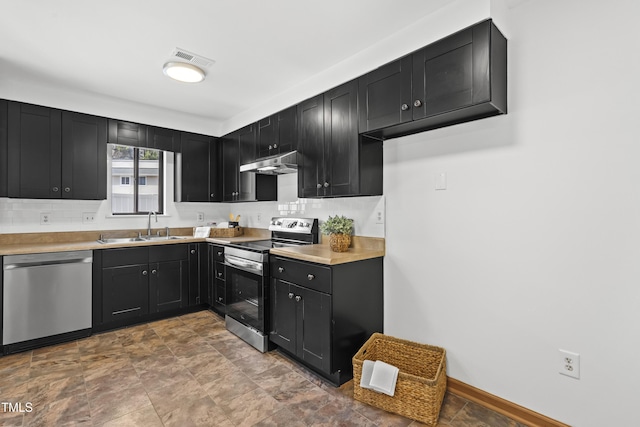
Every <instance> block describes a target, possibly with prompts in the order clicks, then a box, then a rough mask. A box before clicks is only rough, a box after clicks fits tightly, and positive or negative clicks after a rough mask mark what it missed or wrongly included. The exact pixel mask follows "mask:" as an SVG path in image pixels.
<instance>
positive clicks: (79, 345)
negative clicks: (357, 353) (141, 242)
mask: <svg viewBox="0 0 640 427" xmlns="http://www.w3.org/2000/svg"><path fill="white" fill-rule="evenodd" d="M9 402H10V403H12V404H13V405H14V406H13V408H10V407H9V406H8V403H9ZM28 402H29V403H30V405H29V406H28ZM16 403H20V405H21V406H20V407H19V408H16V407H15V404H16ZM29 407H31V411H28V409H29ZM20 409H22V410H23V411H24V412H16V410H20ZM66 425H82V426H104V427H111V426H118V427H123V426H125V427H126V426H143V427H154V426H159V427H162V426H180V427H185V426H221V427H225V426H293V427H295V426H337V425H339V426H412V427H416V426H420V425H422V424H420V423H418V422H415V421H412V420H409V419H407V418H403V417H400V416H398V415H393V414H390V413H387V412H384V411H382V410H379V409H377V408H373V407H370V406H367V405H365V404H362V403H360V402H358V401H356V400H354V399H353V385H352V382H351V381H350V382H348V383H346V384H344V385H343V386H342V387H340V388H335V387H333V386H331V385H329V384H327V383H325V382H323V381H322V380H320V379H319V378H318V377H316V376H315V375H314V374H312V373H310V372H309V371H307V370H306V369H304V368H302V367H301V366H300V365H298V364H296V363H294V362H291V361H290V360H289V359H287V358H286V357H284V356H282V355H281V354H280V353H279V352H277V351H272V352H269V353H266V354H261V353H259V352H257V351H256V350H254V349H253V348H251V347H250V346H248V345H247V344H245V343H244V342H242V341H241V340H239V339H238V338H236V337H235V336H234V335H232V334H230V333H229V332H227V330H226V329H225V328H224V321H223V318H222V317H220V316H218V315H216V314H214V313H212V312H209V311H201V312H197V313H191V314H187V315H183V316H180V317H175V318H172V319H166V320H160V321H157V322H153V323H149V324H144V325H139V326H134V327H130V328H126V329H121V330H117V331H112V332H106V333H102V334H98V335H94V336H91V337H89V338H85V339H82V340H79V341H74V342H70V343H66V344H61V345H56V346H50V347H46V348H42V349H38V350H33V351H28V352H24V353H19V354H14V355H10V356H5V357H0V426H56V427H57V426H66ZM438 426H451V427H458V426H483V427H486V426H490V427H502V426H509V427H522V425H521V424H518V423H516V422H514V421H512V420H509V419H508V418H506V417H504V416H502V415H500V414H497V413H494V412H491V411H489V410H487V409H486V408H484V407H482V406H479V405H476V404H474V403H472V402H468V401H466V400H464V399H462V398H460V397H457V396H455V395H452V394H447V396H446V398H445V402H444V404H443V406H442V410H441V412H440V420H439V423H438Z"/></svg>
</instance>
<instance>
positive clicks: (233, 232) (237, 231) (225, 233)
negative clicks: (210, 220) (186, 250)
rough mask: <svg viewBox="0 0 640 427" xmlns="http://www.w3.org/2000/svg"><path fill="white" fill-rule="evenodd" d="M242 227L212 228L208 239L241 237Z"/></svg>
mask: <svg viewBox="0 0 640 427" xmlns="http://www.w3.org/2000/svg"><path fill="white" fill-rule="evenodd" d="M242 233H243V231H242V227H233V228H212V229H211V233H210V234H209V237H238V236H242Z"/></svg>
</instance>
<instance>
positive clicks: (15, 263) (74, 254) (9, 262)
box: [3, 251, 93, 270]
mask: <svg viewBox="0 0 640 427" xmlns="http://www.w3.org/2000/svg"><path fill="white" fill-rule="evenodd" d="M92 262H93V251H70V252H47V253H41V254H24V255H8V256H5V257H4V259H3V269H4V270H15V269H18V268H28V267H40V266H45V265H59V264H90V263H92Z"/></svg>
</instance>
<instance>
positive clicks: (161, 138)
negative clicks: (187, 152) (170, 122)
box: [147, 126, 180, 152]
mask: <svg viewBox="0 0 640 427" xmlns="http://www.w3.org/2000/svg"><path fill="white" fill-rule="evenodd" d="M147 147H148V148H153V149H155V150H162V151H173V152H175V151H180V132H178V131H177V130H173V129H165V128H159V127H155V126H148V127H147Z"/></svg>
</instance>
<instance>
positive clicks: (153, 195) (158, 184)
mask: <svg viewBox="0 0 640 427" xmlns="http://www.w3.org/2000/svg"><path fill="white" fill-rule="evenodd" d="M163 164H164V163H163V152H162V151H160V150H152V149H148V148H136V147H128V146H125V145H112V146H111V212H112V213H113V214H114V215H125V214H147V213H149V212H152V211H153V212H156V213H162V207H163V204H164V203H163V194H164V191H163V190H164V189H163V185H162V183H163V181H164V180H163V173H164V170H163Z"/></svg>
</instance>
